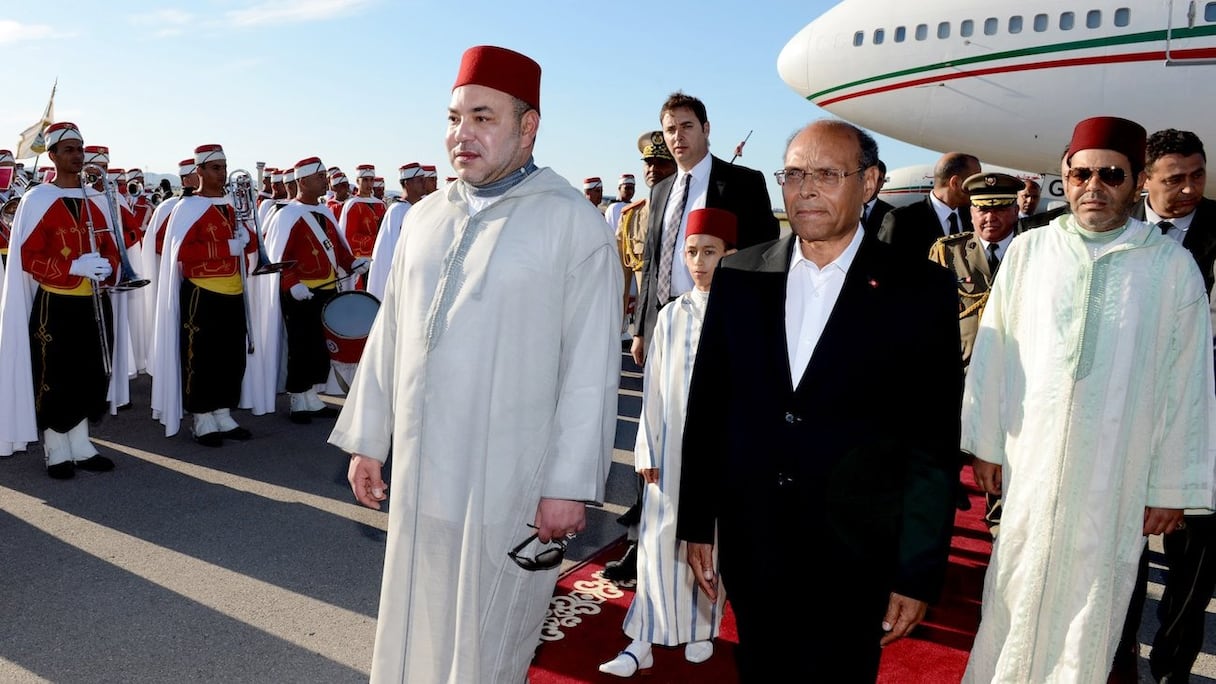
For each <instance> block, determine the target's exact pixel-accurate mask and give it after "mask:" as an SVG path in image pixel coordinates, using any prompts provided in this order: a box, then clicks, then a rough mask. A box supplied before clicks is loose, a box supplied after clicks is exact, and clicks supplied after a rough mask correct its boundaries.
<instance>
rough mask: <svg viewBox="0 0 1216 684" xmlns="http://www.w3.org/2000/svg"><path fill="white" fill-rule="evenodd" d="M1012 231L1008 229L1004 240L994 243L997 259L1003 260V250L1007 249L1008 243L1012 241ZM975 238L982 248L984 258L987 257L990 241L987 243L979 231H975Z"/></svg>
mask: <svg viewBox="0 0 1216 684" xmlns="http://www.w3.org/2000/svg"><path fill="white" fill-rule="evenodd" d="M1013 233H1014V231H1012V230H1011V231H1009V234H1008V235H1006V236H1005V239H1004V240H999V241H997V243H996V258H997V261H1004V259H1005V250H1007V249H1009V243H1010V242H1013V238H1014V235H1013ZM975 239H976V240H979V241H980V247H981V248H983V250H984V258H985V259H987V258H988V245H989V244H991V243H989V242H988V241H987V240H985V239H984V238H982V237H980V234H979V232H976V234H975Z"/></svg>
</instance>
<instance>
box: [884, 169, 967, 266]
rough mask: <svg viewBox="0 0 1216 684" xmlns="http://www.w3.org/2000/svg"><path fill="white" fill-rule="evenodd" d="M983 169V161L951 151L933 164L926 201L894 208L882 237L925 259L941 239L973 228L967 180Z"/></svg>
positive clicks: (905, 251)
mask: <svg viewBox="0 0 1216 684" xmlns="http://www.w3.org/2000/svg"><path fill="white" fill-rule="evenodd" d="M979 172H980V161H979V160H978V159H976V158H975V157H973V156H972V155H969V154H963V153H962V152H948V153H946V154H944V155H942V158H941V159H939V160H937V165H936V166H934V167H933V189H932V190H931V191H930V192H929V194H928V196H926V197H925V199H924V201H921V202H916V203H914V204H909V205H907V206H904V207H896V208H895V209H892V210H891V211H890V212H889V213H888V214H887V215H886V217H884V218H883V220H882V227H881V228H880V229H879V230H878V239H879V240H882V241H883V242H886V243H888V244H890V245H891V246H892V247H895V248H897V249H898V250H899V251H900V252H902V253H904V254H906V255H908V256H912V257H916V258H919V259H925V258H927V257H928V256H929V248H930V247H932V246H933V243H934V242H937V239H938V238H940V237H943V236H946V235H956V234H958V233H965V232H967V231H969V230H971V213H970V212H968V211H967V207H968V206H970V203H969V202H968V200H967V191H966V190H964V189H963V181H965V180H967V179H968V178H970V177H971V176H974V175H975V174H977V173H979Z"/></svg>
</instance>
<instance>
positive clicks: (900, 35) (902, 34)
mask: <svg viewBox="0 0 1216 684" xmlns="http://www.w3.org/2000/svg"><path fill="white" fill-rule="evenodd" d="M907 36H908V29H906V28H904V27H902V26H896V27H895V42H896V43H902V42H904V38H906V37H907Z"/></svg>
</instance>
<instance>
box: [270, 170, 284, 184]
mask: <svg viewBox="0 0 1216 684" xmlns="http://www.w3.org/2000/svg"><path fill="white" fill-rule="evenodd" d="M270 182H271V183H282V182H283V171H282V170H280V169H275V170H274V171H273V172H271V174H270Z"/></svg>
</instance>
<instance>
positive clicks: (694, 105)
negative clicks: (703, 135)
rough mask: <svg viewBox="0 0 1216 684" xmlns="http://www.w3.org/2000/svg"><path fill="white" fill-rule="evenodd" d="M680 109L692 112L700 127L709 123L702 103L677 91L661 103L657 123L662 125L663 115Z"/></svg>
mask: <svg viewBox="0 0 1216 684" xmlns="http://www.w3.org/2000/svg"><path fill="white" fill-rule="evenodd" d="M681 107H685V108H687V109H690V110H692V113H693V116H696V117H697V121H699V122H700V123H701V125H702V126H704V125H705V122H706V121H709V115H708V114H706V113H705V103H704V102H702V101H700V100H698V99H697V98H695V97H693V96H692V95H685V94H684V92H683V91H680V90H677V91H675V92H674V93H672V94H671V95H668V96H667V100H666V101H665V102H663V107H662V108H661V109H659V123H660V124H662V123H663V115H664V114H666V113H667V112H670V111H672V110H674V109H679V108H681Z"/></svg>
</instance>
